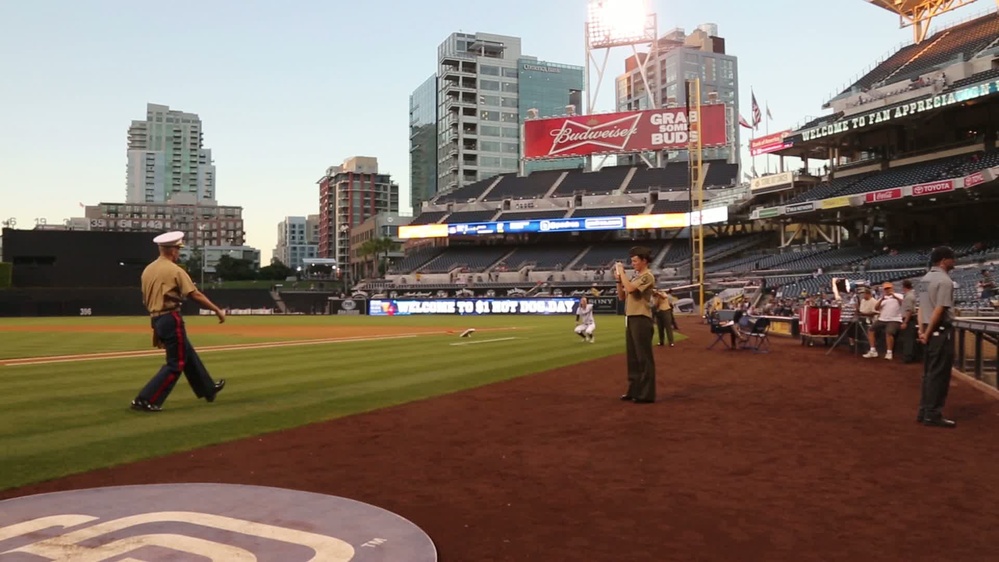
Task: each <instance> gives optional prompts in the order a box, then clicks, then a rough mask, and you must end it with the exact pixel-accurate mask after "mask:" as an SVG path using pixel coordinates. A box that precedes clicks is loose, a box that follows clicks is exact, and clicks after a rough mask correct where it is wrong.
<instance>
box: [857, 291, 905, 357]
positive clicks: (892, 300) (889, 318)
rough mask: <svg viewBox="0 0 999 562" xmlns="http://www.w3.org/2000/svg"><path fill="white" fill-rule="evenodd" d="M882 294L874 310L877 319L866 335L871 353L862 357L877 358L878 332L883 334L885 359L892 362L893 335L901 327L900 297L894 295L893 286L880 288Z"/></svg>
mask: <svg viewBox="0 0 999 562" xmlns="http://www.w3.org/2000/svg"><path fill="white" fill-rule="evenodd" d="M881 290H882V294H881V298H880V299H878V302H877V304H876V305H874V310H875V311H877V312H878V318H877V320H876V321H875V322H874V329H873V330H871V331H870V332H868V333H867V340H868V343H870V344H871V351H869V352H868V353H867V355H865V356H864V357H877V356H878V347H877V341H878V332H882V331H883V332H884V333H885V359H887V360H889V361H891V360H892V351H893V350H894V349H895V335H896V334H898V332H899V329H901V327H902V297H900V296H898V295H897V294H895V285H893V284H891V283H887V282H886V283H885V284H884V285H882V286H881Z"/></svg>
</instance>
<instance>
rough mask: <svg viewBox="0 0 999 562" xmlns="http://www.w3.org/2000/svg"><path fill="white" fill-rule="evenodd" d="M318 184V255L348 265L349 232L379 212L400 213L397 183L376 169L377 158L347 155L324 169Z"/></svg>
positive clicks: (343, 265) (341, 264)
mask: <svg viewBox="0 0 999 562" xmlns="http://www.w3.org/2000/svg"><path fill="white" fill-rule="evenodd" d="M317 183H318V184H319V256H318V257H320V258H327V259H329V258H333V259H336V260H337V265H338V266H339V267H340V268H346V267H347V266H348V265H349V264H350V235H351V234H350V233H351V230H352V229H354V228H356V227H358V226H360V225H361V223H363V222H364V221H366V220H368V219H369V218H371V217H373V216H375V215H377V214H378V213H398V212H399V184H397V183H395V182H393V181H392V176H391V175H390V174H383V173H380V172H379V171H378V159H377V158H371V157H367V156H355V157H353V158H348V159H347V160H345V161H344V163H343V164H341V165H339V166H331V167H329V168H327V169H326V174H324V175H323V177H322V178H320V179H319V181H318V182H317Z"/></svg>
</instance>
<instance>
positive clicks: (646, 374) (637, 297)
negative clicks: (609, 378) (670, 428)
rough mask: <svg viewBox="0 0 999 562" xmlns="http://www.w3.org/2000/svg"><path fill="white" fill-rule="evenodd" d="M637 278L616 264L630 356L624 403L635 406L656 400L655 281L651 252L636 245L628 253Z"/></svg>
mask: <svg viewBox="0 0 999 562" xmlns="http://www.w3.org/2000/svg"><path fill="white" fill-rule="evenodd" d="M628 255H629V256H630V257H631V266H632V267H633V268H634V269H635V275H634V276H632V277H631V279H628V278H627V277H626V276H625V272H624V264H622V263H621V262H618V263H616V264H614V277H615V278H616V280H617V298H618V299H619V300H622V301H624V314H625V325H626V326H627V332H626V334H625V338H626V342H627V346H626V349H627V353H628V392H627V393H625V394H624V395H623V396H621V400H630V401H632V402H634V403H636V404H651V403H653V402H655V401H656V363H655V357H654V356H653V355H652V332H653V328H652V308H651V299H652V291H653V287H655V284H656V279H655V277H654V276H653V275H652V272H651V271H649V261H651V259H652V253H651V251H649V249H648V248H644V247H641V246H636V247H634V248H632V249H631V251H629V252H628Z"/></svg>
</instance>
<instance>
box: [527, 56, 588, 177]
mask: <svg viewBox="0 0 999 562" xmlns="http://www.w3.org/2000/svg"><path fill="white" fill-rule="evenodd" d="M517 71H518V73H519V76H518V85H519V87H518V93H519V98H520V122H521V123H523V122H524V120H525V119H526V118H527V112H528V111H529V110H531V109H537V110H538V116H539V117H555V116H560V115H566V114H567V113H568V111H567V106H569V105H572V106H575V111H576V113H583V111H584V110H585V108H584V107H583V99H582V92H583V85H584V77H583V73H584V68H583V67H582V66H573V65H568V64H561V63H555V62H546V61H539V60H537V59H536V58H530V57H528V58H521V59H520V60H519V61H518V64H517ZM582 166H583V159H582V158H559V159H557V160H538V161H531V162H528V163H527V165H526V167H525V171H527V172H532V171H535V170H561V169H567V168H581V167H582Z"/></svg>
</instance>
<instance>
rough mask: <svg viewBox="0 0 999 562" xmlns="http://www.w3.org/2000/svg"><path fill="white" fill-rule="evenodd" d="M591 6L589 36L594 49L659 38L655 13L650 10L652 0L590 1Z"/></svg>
mask: <svg viewBox="0 0 999 562" xmlns="http://www.w3.org/2000/svg"><path fill="white" fill-rule="evenodd" d="M588 8H589V9H588V10H587V12H588V13H587V25H586V39H587V42H588V43H589V46H590V48H593V49H606V48H610V47H621V46H626V45H634V44H636V43H648V42H650V41H655V40H656V26H655V15H654V14H651V13H650V12H649V3H648V0H590V1H589V6H588ZM650 24H651V25H650Z"/></svg>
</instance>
